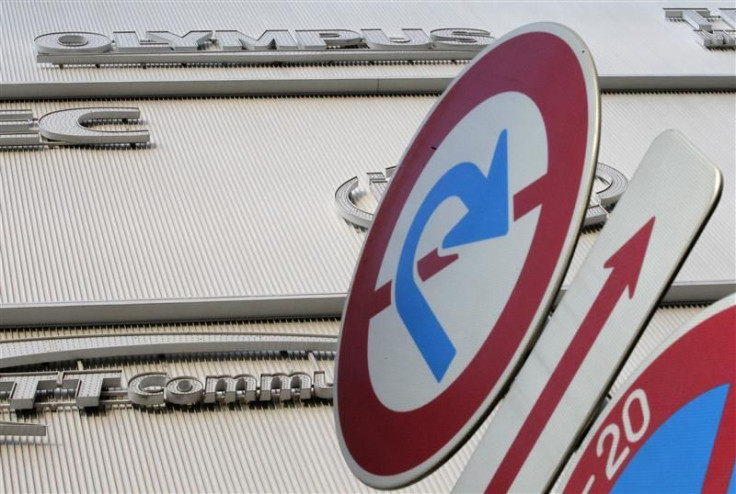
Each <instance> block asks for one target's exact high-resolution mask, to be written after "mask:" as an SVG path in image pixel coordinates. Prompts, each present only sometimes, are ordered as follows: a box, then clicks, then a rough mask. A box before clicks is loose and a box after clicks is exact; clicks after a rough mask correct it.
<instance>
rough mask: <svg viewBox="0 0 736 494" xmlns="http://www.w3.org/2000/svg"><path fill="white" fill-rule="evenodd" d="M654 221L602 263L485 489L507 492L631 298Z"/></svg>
mask: <svg viewBox="0 0 736 494" xmlns="http://www.w3.org/2000/svg"><path fill="white" fill-rule="evenodd" d="M654 220H655V218H654V217H652V218H651V219H650V220H649V221H647V223H646V224H645V225H644V226H642V227H641V228H640V229H639V231H637V232H636V233H635V234H634V235H633V236H632V237H631V238H630V239H629V240H627V241H626V243H624V244H623V245H622V246H621V248H619V249H618V251H616V253H615V254H613V255H612V256H611V257H610V258H609V259H608V261H606V263H605V264H604V265H603V266H604V267H605V268H610V269H611V273H610V274H609V276H608V279H607V280H606V282H605V284H604V285H603V288H601V291H600V292H599V293H598V296H597V297H596V298H595V301H594V302H593V305H591V307H590V309H589V310H588V313H587V314H586V315H585V318H584V319H583V322H582V323H581V324H580V328H579V329H578V330H577V332H576V333H575V336H574V337H573V339H572V341H571V342H570V345H569V346H568V347H567V350H565V353H564V354H563V356H562V358H561V359H560V362H559V363H558V364H557V367H556V368H555V370H554V371H553V372H552V375H551V376H550V378H549V380H548V381H547V384H546V385H545V387H544V389H543V390H542V393H541V394H540V395H539V398H537V401H536V403H534V407H533V408H532V410H531V412H530V413H529V415H528V416H527V417H526V420H525V421H524V423H523V424H522V426H521V429H519V433H518V434H517V435H516V438H515V439H514V442H513V443H512V444H511V447H510V448H509V450H508V451H507V453H506V456H505V457H504V459H503V461H502V462H501V464H500V465H499V467H498V470H497V471H496V474H495V475H494V476H493V478H492V479H491V482H490V484H488V486H487V487H486V492H508V491H509V489H510V488H511V485H512V483H513V481H514V479H515V478H516V476H517V475H518V473H519V470H520V469H521V467H522V465H523V464H524V461H525V460H526V458H527V456H528V455H529V452H530V451H531V450H532V448H533V447H534V444H535V443H536V442H537V439H538V438H539V436H540V434H541V433H542V431H543V430H544V426H545V425H546V424H547V422H548V421H549V418H550V416H551V415H552V413H553V412H554V411H555V409H556V408H557V405H558V404H559V403H560V400H561V399H562V396H563V395H564V394H565V391H566V390H567V388H568V386H569V385H570V382H571V381H572V380H573V378H574V377H575V374H576V373H577V371H578V369H579V368H580V365H581V364H582V363H583V360H585V356H586V355H587V354H588V352H589V351H590V348H591V347H592V346H593V343H595V340H596V338H597V337H598V335H599V334H600V332H601V330H602V329H603V327H604V326H605V324H606V321H607V320H608V318H609V316H610V315H611V313H612V312H613V310H614V308H615V307H616V305H617V304H618V301H619V300H620V299H621V296H622V295H623V294H624V292H625V291H627V290H628V292H629V298H632V297H633V295H634V292H635V290H636V285H637V282H638V281H639V275H640V274H641V267H642V264H643V262H644V257H645V255H646V251H647V246H648V245H649V239H650V237H651V234H652V228H653V227H654Z"/></svg>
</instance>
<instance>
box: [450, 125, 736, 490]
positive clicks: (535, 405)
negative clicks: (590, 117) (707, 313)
mask: <svg viewBox="0 0 736 494" xmlns="http://www.w3.org/2000/svg"><path fill="white" fill-rule="evenodd" d="M721 187H722V183H721V175H720V172H719V171H718V169H717V168H716V167H715V166H713V164H711V162H710V161H709V160H708V159H707V158H705V157H704V156H703V155H702V154H701V153H700V152H699V151H698V150H697V149H695V148H694V147H693V146H692V145H691V144H690V143H689V142H688V141H687V140H686V139H685V138H684V137H683V136H682V135H681V134H680V133H678V132H676V131H667V132H664V133H663V134H661V135H660V136H659V137H657V139H655V141H654V142H653V143H652V145H651V147H650V148H649V151H648V152H647V154H646V156H645V157H644V159H643V161H642V163H641V164H640V165H639V168H638V170H637V172H636V174H635V175H634V177H633V179H632V180H631V183H630V185H629V188H628V190H627V192H626V193H625V194H624V196H623V198H622V199H621V201H620V202H619V204H618V205H617V206H616V209H615V210H614V212H613V214H612V215H611V217H610V219H609V222H608V224H607V225H606V227H605V228H604V229H603V231H602V232H601V235H600V238H599V239H598V241H597V242H596V244H595V245H594V246H593V249H592V250H591V252H590V254H589V255H588V257H587V258H586V259H585V262H584V264H583V266H582V267H581V269H580V271H579V272H578V274H577V276H576V277H575V279H574V280H573V282H572V284H571V286H570V288H569V290H568V292H567V293H566V294H565V297H564V298H563V300H562V302H561V303H560V305H559V306H558V307H557V309H556V310H555V313H554V315H553V316H552V318H551V320H550V321H549V323H548V324H547V326H546V328H545V329H544V331H543V332H542V334H541V336H540V338H539V341H538V342H537V344H536V345H535V346H534V348H533V350H532V352H531V354H530V355H529V358H528V359H527V361H526V362H525V363H524V365H523V366H522V368H521V370H520V372H519V374H518V376H517V378H516V380H515V381H514V383H513V385H512V386H511V388H510V390H509V392H508V394H507V395H506V397H505V398H504V400H503V401H502V402H501V404H500V406H499V409H498V412H497V414H496V416H495V417H494V419H493V420H492V421H491V423H490V425H489V428H488V430H487V431H486V433H485V435H484V437H483V439H482V440H481V442H480V444H479V445H478V447H477V449H476V450H475V453H474V454H473V456H472V457H471V459H470V462H469V463H468V465H467V467H466V469H465V471H464V472H463V474H462V476H461V477H460V480H459V481H458V483H457V485H456V486H455V490H456V491H458V492H479V491H482V490H485V491H486V492H508V491H513V492H541V491H543V490H545V489H549V488H550V487H551V485H552V483H553V482H554V479H555V478H556V476H557V475H558V474H559V471H560V469H561V468H562V467H563V466H564V465H565V462H566V461H567V459H568V458H569V456H570V454H571V451H572V448H573V447H574V446H575V444H576V443H577V440H578V439H579V437H580V435H581V434H582V433H583V432H584V428H585V426H586V425H587V424H589V423H590V419H591V417H592V415H593V413H594V412H595V411H596V409H597V407H598V405H599V403H600V402H601V399H602V398H603V397H604V394H605V392H606V390H608V389H609V387H610V385H611V382H612V380H613V378H614V377H615V375H616V373H617V372H618V371H619V369H620V368H621V366H622V365H623V363H624V361H625V359H626V357H627V356H628V354H629V352H630V351H631V349H632V348H633V345H634V343H635V342H636V340H637V339H638V337H639V335H640V333H641V330H642V328H643V327H644V326H645V325H646V323H647V322H648V321H649V319H650V317H651V315H652V313H653V311H654V310H655V309H656V307H657V304H658V302H659V300H660V298H661V297H662V295H663V293H664V291H665V290H666V288H667V287H668V286H669V285H670V283H671V282H672V279H673V278H674V276H675V274H676V273H677V271H678V269H679V267H680V265H681V264H682V262H683V261H684V259H685V257H686V255H687V253H688V252H689V250H690V248H691V247H692V245H693V243H694V242H695V240H696V239H697V237H698V235H699V234H700V232H701V230H702V229H703V226H704V225H705V223H706V221H707V220H708V218H709V217H710V214H711V212H712V211H713V209H714V207H715V204H716V203H717V201H718V198H719V197H720V191H721Z"/></svg>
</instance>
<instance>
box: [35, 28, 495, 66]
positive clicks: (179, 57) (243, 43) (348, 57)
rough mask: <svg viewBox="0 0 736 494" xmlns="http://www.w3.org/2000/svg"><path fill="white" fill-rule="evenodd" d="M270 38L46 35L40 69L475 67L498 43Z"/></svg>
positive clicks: (210, 33) (325, 32)
mask: <svg viewBox="0 0 736 494" xmlns="http://www.w3.org/2000/svg"><path fill="white" fill-rule="evenodd" d="M401 33H402V34H401V36H389V35H388V34H386V33H385V32H384V31H383V30H382V29H361V30H360V32H358V31H352V30H349V29H300V30H295V31H293V32H291V31H288V30H267V31H264V32H263V33H262V34H261V35H260V36H258V37H254V36H250V35H248V34H244V33H242V32H240V31H233V30H224V31H223V30H195V31H189V32H188V33H186V34H183V35H178V34H175V33H172V32H170V31H146V33H145V35H144V36H142V37H141V36H139V34H138V33H137V32H135V31H115V32H113V33H112V36H111V37H108V36H106V35H104V34H99V33H90V32H61V33H48V34H42V35H40V36H38V37H36V39H35V44H36V52H37V57H36V60H37V61H38V62H39V63H52V64H56V65H65V64H68V65H80V64H94V65H100V64H130V63H138V64H146V63H233V64H264V63H275V62H279V63H320V62H339V61H344V62H359V61H379V60H391V61H400V60H469V59H471V58H473V56H474V55H475V54H476V53H477V52H478V51H480V50H481V49H483V48H484V47H485V46H486V45H488V44H490V43H491V41H493V37H492V36H491V34H490V33H489V32H488V31H486V30H483V29H470V28H443V29H434V30H432V31H430V32H429V33H427V32H425V31H424V30H423V29H402V30H401Z"/></svg>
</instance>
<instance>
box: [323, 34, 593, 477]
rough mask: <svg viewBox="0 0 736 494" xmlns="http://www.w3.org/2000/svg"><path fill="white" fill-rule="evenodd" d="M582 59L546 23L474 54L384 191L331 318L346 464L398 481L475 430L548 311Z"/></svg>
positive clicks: (585, 116)
mask: <svg viewBox="0 0 736 494" xmlns="http://www.w3.org/2000/svg"><path fill="white" fill-rule="evenodd" d="M598 128H599V92H598V86H597V78H596V73H595V68H594V65H593V61H592V58H591V57H590V54H589V52H588V50H587V48H586V47H585V45H584V44H583V42H582V41H581V40H580V38H578V36H577V35H575V34H574V33H573V32H571V31H570V30H568V29H567V28H565V27H563V26H560V25H557V24H548V23H545V24H534V25H530V26H526V27H523V28H520V29H518V30H516V31H514V32H512V33H509V34H508V35H506V36H504V37H503V38H501V39H499V40H498V41H497V42H495V43H494V44H493V45H491V46H489V47H488V48H487V49H486V50H485V51H484V52H482V53H481V54H480V55H479V56H478V57H477V58H476V59H475V60H474V61H473V62H472V63H471V64H470V65H469V66H468V67H466V68H465V70H464V71H463V72H462V73H461V74H460V75H459V76H458V77H457V78H456V80H455V81H454V82H453V84H452V85H451V86H450V87H449V88H448V89H447V91H446V92H445V93H444V95H443V96H442V98H441V99H440V100H439V101H438V102H437V103H436V105H435V106H434V108H433V109H432V110H431V111H430V113H429V115H428V116H427V118H426V119H425V121H424V123H423V125H422V126H421V127H420V129H419V131H418V132H417V134H416V135H415V137H414V139H413V141H412V143H411V144H410V146H409V148H408V149H407V151H406V153H405V154H404V157H403V158H402V160H401V164H400V166H399V168H398V170H397V172H396V174H395V176H394V177H393V179H392V181H391V185H390V187H389V188H388V191H387V192H386V194H385V195H384V197H383V199H382V201H381V204H380V206H379V209H378V212H377V214H376V217H375V220H374V223H373V226H372V228H371V230H370V231H369V234H368V236H367V238H366V241H365V244H364V246H363V251H362V253H361V256H360V260H359V263H358V266H357V268H356V271H355V274H354V276H353V282H352V286H351V289H350V293H349V295H348V301H347V305H346V308H345V312H344V315H343V320H342V328H341V333H340V343H339V351H338V361H337V390H336V403H335V404H336V412H335V414H336V421H337V429H338V437H339V441H340V444H341V448H342V451H343V454H344V456H345V457H346V459H347V461H348V464H349V466H350V468H351V469H352V470H353V472H354V473H355V474H356V475H357V476H358V477H359V478H360V479H361V480H363V481H364V482H366V483H368V484H370V485H374V486H377V487H384V488H386V487H398V486H400V485H403V484H406V483H409V482H412V481H414V480H416V479H418V478H420V477H421V476H423V475H426V474H427V473H428V472H430V471H431V470H432V469H434V468H436V467H437V466H439V465H440V464H441V463H442V461H444V459H446V458H447V457H448V456H449V455H450V454H451V453H452V452H453V451H454V450H455V449H456V448H458V447H459V446H460V444H461V443H462V442H463V441H464V440H465V439H466V438H467V437H468V435H469V434H470V433H472V431H473V430H474V429H475V427H477V425H478V424H479V422H480V420H481V419H482V418H483V417H484V416H485V415H486V414H487V413H488V411H489V410H490V407H491V405H492V404H493V403H494V402H495V401H496V400H497V399H498V397H499V392H500V391H501V390H502V389H503V387H504V384H505V383H506V382H507V380H508V378H509V377H510V376H511V375H512V374H513V372H514V370H515V369H516V367H517V366H518V363H519V360H520V358H521V357H522V355H523V354H524V353H525V351H526V350H527V349H528V346H529V344H530V342H531V341H533V339H534V336H535V335H536V334H537V332H538V330H539V328H540V326H541V323H542V322H543V318H544V317H545V315H546V314H547V312H548V311H549V307H550V304H551V303H552V301H553V299H554V297H555V295H556V294H557V291H558V289H559V285H560V283H561V281H562V278H563V276H564V273H565V271H566V269H567V266H568V263H569V260H570V257H571V254H572V249H573V246H574V244H575V241H576V239H577V237H578V234H579V231H580V227H581V224H582V221H583V219H584V215H585V210H586V206H587V202H588V198H589V196H590V189H591V185H592V180H593V172H594V164H595V159H596V154H597V144H598Z"/></svg>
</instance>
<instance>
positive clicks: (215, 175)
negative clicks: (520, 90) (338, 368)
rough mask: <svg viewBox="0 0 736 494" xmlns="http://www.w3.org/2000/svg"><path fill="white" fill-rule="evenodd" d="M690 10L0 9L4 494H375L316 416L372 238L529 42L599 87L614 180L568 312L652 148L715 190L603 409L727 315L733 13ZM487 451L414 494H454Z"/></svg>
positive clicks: (569, 6)
mask: <svg viewBox="0 0 736 494" xmlns="http://www.w3.org/2000/svg"><path fill="white" fill-rule="evenodd" d="M688 7H689V8H687V9H683V8H681V6H680V4H679V3H677V2H641V3H638V2H622V3H607V2H562V3H558V2H549V3H547V2H542V3H520V4H508V3H501V2H499V3H495V2H488V3H476V2H446V3H443V2H439V3H437V2H419V3H417V2H391V3H381V2H319V3H317V2H272V3H246V2H244V3H232V2H145V3H140V2H133V1H130V2H128V1H119V2H114V3H101V2H92V1H87V2H66V1H61V0H60V1H53V2H43V3H38V2H32V1H18V2H9V3H6V4H4V5H3V6H2V10H1V12H2V17H1V19H2V21H1V24H0V25H2V43H1V44H0V52H1V53H2V56H1V57H0V172H1V174H2V179H1V180H0V187H1V190H2V192H1V194H0V204H1V205H2V207H0V218H2V221H1V223H0V224H1V225H2V228H1V230H0V242H1V243H0V251H1V252H2V262H1V264H0V265H1V266H2V269H0V303H1V304H2V305H1V306H0V422H2V424H0V491H2V492H52V491H53V492H69V491H84V492H87V491H93V492H102V491H104V492H133V491H134V492H141V491H145V492H151V491H156V492H181V491H197V492H203V491H226V492H236V491H256V492H265V491H300V492H306V491H309V492H317V491H319V492H325V491H329V492H335V491H351V492H352V491H366V490H370V489H369V488H368V487H367V486H365V485H363V484H361V483H360V482H359V481H358V480H356V479H355V478H354V477H353V476H352V474H351V473H350V472H349V470H348V468H347V466H346V465H345V464H344V461H343V459H342V457H341V454H340V451H339V447H338V444H337V438H336V435H335V425H334V420H333V408H332V389H333V388H332V384H333V382H334V379H333V366H334V358H335V352H336V348H337V336H338V334H339V327H340V316H341V313H342V308H343V304H344V301H345V298H346V292H347V290H348V287H349V284H350V280H351V276H352V274H353V271H354V268H355V263H356V261H357V258H358V256H359V253H360V248H361V246H362V242H363V239H364V238H365V235H366V229H365V227H366V226H368V225H369V224H370V221H371V213H372V212H373V210H374V209H375V207H376V204H377V201H378V200H379V199H380V196H381V194H382V192H383V190H384V189H385V187H386V185H387V184H388V183H390V175H391V167H394V166H396V165H397V164H398V163H399V162H400V159H401V156H402V153H403V151H404V150H405V148H406V146H407V145H408V143H409V142H410V141H411V138H412V136H413V135H414V133H415V132H416V130H417V128H418V127H419V126H420V125H421V123H422V121H423V119H424V117H425V116H426V114H427V112H428V111H429V110H430V109H431V108H432V105H433V104H434V103H435V101H436V100H437V98H438V96H439V94H440V93H441V92H442V90H443V89H444V88H445V87H446V86H447V85H448V84H449V82H450V81H451V80H452V78H453V77H454V76H455V75H457V74H458V73H459V72H460V70H462V68H463V67H464V66H465V65H466V64H467V62H468V60H469V59H470V58H472V56H473V55H474V54H475V53H477V52H478V50H479V49H482V47H483V46H485V45H487V44H488V43H491V42H492V41H493V39H495V38H498V37H500V36H501V35H503V34H505V33H506V32H508V31H510V30H512V29H514V28H516V27H518V26H521V25H523V24H527V23H530V22H537V21H553V22H559V23H562V24H565V25H567V26H569V27H571V28H572V29H573V30H575V31H576V32H578V33H579V34H580V35H581V36H582V38H583V39H584V40H585V42H586V43H587V44H588V46H589V47H590V50H591V52H592V54H593V57H594V60H595V62H596V66H597V70H598V74H599V81H600V86H601V89H602V96H601V114H602V124H601V131H600V150H599V156H598V161H599V163H602V164H604V165H607V166H608V167H610V169H608V168H605V167H599V171H600V173H599V175H598V179H597V183H596V190H597V194H596V195H595V196H594V197H593V198H592V199H591V206H590V208H589V213H590V215H591V218H593V217H595V218H597V219H595V220H593V219H591V221H590V224H589V226H587V227H586V228H585V229H584V230H583V234H582V235H581V237H580V239H579V241H578V244H577V247H576V251H575V254H574V257H573V261H572V263H571V266H570V269H569V271H568V273H567V276H566V279H565V282H564V284H563V291H564V289H565V286H567V285H568V284H569V282H570V280H572V278H573V277H574V275H575V273H576V271H577V270H578V269H579V267H580V264H581V263H582V260H583V259H584V258H585V256H586V254H587V252H588V251H589V250H590V248H591V246H592V245H593V243H594V242H595V240H596V238H597V236H598V234H599V231H600V228H601V227H602V225H603V223H604V222H605V218H606V216H607V214H608V212H609V211H610V210H611V209H612V208H613V207H615V198H614V197H613V194H612V192H611V187H614V186H615V185H616V184H618V186H620V187H625V182H626V180H627V179H630V178H631V177H632V175H633V174H634V172H635V171H636V169H637V166H638V164H639V162H640V161H641V159H642V157H643V156H644V153H645V152H646V150H647V148H648V147H649V145H650V143H651V142H652V141H653V140H654V138H655V137H656V136H657V135H659V134H660V133H661V132H663V131H664V130H667V129H671V128H674V129H677V130H679V131H681V132H682V133H683V134H684V135H685V136H686V137H687V138H688V139H689V140H691V141H692V142H693V143H694V144H695V145H696V146H697V147H698V148H699V149H700V150H702V151H703V152H704V153H705V154H706V155H707V156H708V157H709V158H710V159H711V160H712V161H713V162H714V163H716V164H717V165H718V166H719V167H720V169H721V171H722V173H723V181H724V190H723V194H722V197H721V200H720V203H719V205H718V207H717V209H716V210H715V212H714V214H713V216H712V218H711V220H710V222H709V223H708V225H707V226H706V228H705V230H704V231H703V233H702V235H701V236H700V238H699V240H698V242H697V243H696V245H695V247H694V248H693V250H692V251H691V252H690V254H689V256H688V258H687V260H686V262H685V263H684V265H683V266H682V268H681V269H680V271H679V273H678V275H677V277H676V279H675V281H674V283H673V285H672V287H671V288H670V289H669V290H668V292H667V293H666V295H665V297H664V299H663V300H662V304H661V306H660V308H659V309H658V310H657V312H656V313H655V314H654V316H653V318H652V320H651V321H650V323H649V325H648V326H647V328H646V330H645V332H644V334H643V336H642V337H641V339H640V341H639V343H638V344H637V346H636V348H635V349H634V351H633V352H632V354H631V356H630V358H629V361H628V362H627V364H626V365H625V367H624V368H623V370H622V372H621V375H620V376H619V378H618V379H617V381H616V383H615V384H614V386H613V388H612V390H611V394H615V391H616V389H618V388H619V387H620V386H621V385H622V383H623V381H624V380H625V377H626V376H627V375H629V374H631V372H633V370H634V368H635V367H636V365H637V364H638V363H640V362H641V361H642V360H643V359H645V358H646V356H647V355H648V354H649V353H651V352H652V350H653V349H654V348H655V347H656V346H657V345H658V344H659V343H661V342H662V341H663V340H664V339H665V338H666V337H667V336H668V335H669V334H671V333H672V332H673V331H674V330H675V329H677V328H678V327H679V326H680V325H681V324H683V323H685V322H686V321H687V320H688V319H690V318H691V317H693V316H694V315H695V314H697V313H698V312H699V311H700V310H702V308H704V307H706V306H708V305H709V304H711V303H713V302H715V301H716V300H718V299H721V298H722V297H724V296H726V295H728V294H730V293H733V292H734V291H736V264H735V263H736V261H735V260H734V259H736V252H735V251H736V202H735V201H736V193H735V192H734V190H735V189H736V187H735V186H736V176H735V174H736V138H735V137H734V136H735V135H736V98H735V97H734V91H736V58H735V57H734V46H735V45H736V41H734V40H736V34H735V32H736V20H735V19H736V10H734V9H733V8H732V7H730V6H729V5H728V4H727V3H723V4H720V3H717V2H715V3H714V2H703V3H702V5H695V6H694V7H697V8H694V7H693V6H692V5H690V4H688ZM387 169H388V170H387ZM605 170H609V171H608V172H606V171H605ZM354 177H357V178H355V179H354ZM345 184H348V185H347V186H346V185H345ZM607 194H610V195H611V197H610V198H607V197H608V196H607ZM672 206H673V207H676V206H681V205H675V204H673V205H672ZM346 218H347V219H346ZM491 418H492V415H491ZM6 423H7V424H6ZM18 424H25V425H26V426H27V427H25V428H18ZM39 425H40V426H44V425H45V426H46V428H45V430H43V433H44V434H45V435H36V434H40V433H41V432H40V431H41V430H42V429H43V428H41V429H39V428H38V427H37V426H39ZM3 427H5V429H3ZM482 429H483V427H481V430H482ZM479 435H480V433H476V434H475V435H474V436H473V437H472V438H471V439H470V440H469V441H468V442H467V443H466V444H465V446H463V448H462V449H461V450H460V451H459V452H458V453H457V454H456V455H455V456H454V457H453V458H452V459H451V460H450V461H449V462H448V463H446V464H445V465H444V466H442V467H441V468H440V469H439V470H437V471H436V472H435V473H433V474H431V475H430V476H428V477H427V478H425V479H424V480H422V481H421V482H419V483H418V484H415V485H413V486H411V487H409V488H407V490H410V491H411V490H413V491H418V492H428V491H438V492H442V491H449V490H450V489H451V488H452V486H453V485H454V483H455V481H456V479H457V478H458V476H459V475H460V472H461V471H462V469H463V467H464V465H465V464H466V463H467V461H468V458H469V456H470V455H471V453H472V451H473V448H474V446H475V445H476V443H477V441H478V439H479Z"/></svg>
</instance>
